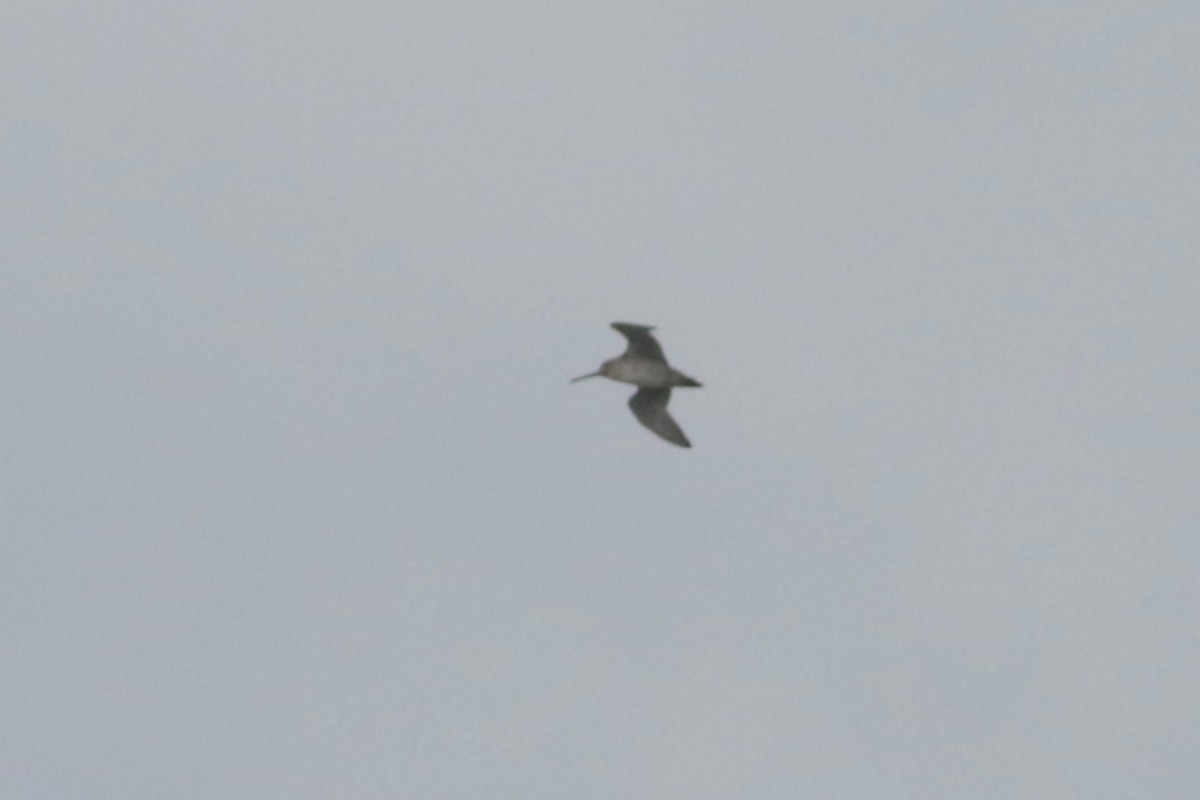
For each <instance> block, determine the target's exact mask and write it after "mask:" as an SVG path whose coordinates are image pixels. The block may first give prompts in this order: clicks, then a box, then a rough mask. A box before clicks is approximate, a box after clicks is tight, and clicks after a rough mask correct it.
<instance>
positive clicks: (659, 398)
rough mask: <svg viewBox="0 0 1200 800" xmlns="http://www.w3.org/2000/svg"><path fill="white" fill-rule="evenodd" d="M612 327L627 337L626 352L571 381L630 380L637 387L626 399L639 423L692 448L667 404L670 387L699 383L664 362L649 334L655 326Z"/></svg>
mask: <svg viewBox="0 0 1200 800" xmlns="http://www.w3.org/2000/svg"><path fill="white" fill-rule="evenodd" d="M612 326H613V328H614V329H616V330H617V331H618V332H619V333H620V334H621V335H622V336H624V337H625V338H626V339H628V340H629V346H628V347H627V348H625V352H624V353H622V354H621V355H619V356H617V357H616V358H610V359H609V360H608V361H605V362H604V363H603V364H601V365H600V369H598V370H596V371H595V372H589V373H588V374H587V375H580V376H579V377H578V378H572V379H571V383H575V382H576V381H581V380H583V379H584V378H595V377H597V376H603V377H605V378H611V379H612V380H614V381H621V382H622V383H632V384H633V385H634V386H637V387H638V390H637V391H636V392H634V395H633V397H631V398H629V408H630V410H632V411H633V415H634V416H635V417H637V420H638V422H640V423H642V424H643V425H645V426H646V427H647V428H649V429H650V430H652V431H654V432H655V433H656V434H658V435H659V436H661V437H662V438H664V439H666V440H667V441H668V442H670V443H671V444H677V445H679V446H680V447H691V446H692V443H691V442H689V441H688V439H687V437H686V436H684V435H683V431H682V430H681V429H680V428H679V425H678V424H677V423H676V422H675V420H673V419H671V415H670V414H668V413H667V403H668V402H669V401H670V400H671V388H672V387H674V386H700V385H701V384H700V382H699V381H697V380H695V379H694V378H689V377H688V376H687V375H684V374H683V373H682V372H680V371H679V370H676V369H672V368H671V366H670V365H669V364H667V359H666V357H665V356H664V355H663V351H662V347H661V346H660V345H659V343H658V341H657V340H656V339H655V338H654V337H653V336H651V335H650V331H652V330H654V326H652V325H634V324H632V323H629V322H614V323H613V324H612Z"/></svg>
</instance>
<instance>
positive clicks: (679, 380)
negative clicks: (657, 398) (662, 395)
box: [671, 369, 704, 386]
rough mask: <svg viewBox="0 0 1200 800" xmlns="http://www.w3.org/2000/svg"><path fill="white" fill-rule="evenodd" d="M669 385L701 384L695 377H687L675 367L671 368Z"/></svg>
mask: <svg viewBox="0 0 1200 800" xmlns="http://www.w3.org/2000/svg"><path fill="white" fill-rule="evenodd" d="M671 385H672V386H703V385H704V384H702V383H701V382H700V381H698V380H696V379H695V378H689V377H688V376H687V375H684V374H683V373H682V372H680V371H679V370H677V369H672V370H671Z"/></svg>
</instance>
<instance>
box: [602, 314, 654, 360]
mask: <svg viewBox="0 0 1200 800" xmlns="http://www.w3.org/2000/svg"><path fill="white" fill-rule="evenodd" d="M612 326H613V328H614V329H615V330H617V331H620V333H621V335H622V336H624V337H625V338H626V339H628V340H629V347H627V348H626V349H625V355H627V356H633V357H634V358H646V359H650V360H652V361H661V362H663V363H664V364H665V363H666V362H667V359H666V357H665V356H664V355H663V351H662V347H661V346H659V344H658V341H657V340H656V339H655V338H654V337H653V336H651V335H650V331H652V330H654V326H653V325H634V324H633V323H631V322H614V323H613V324H612Z"/></svg>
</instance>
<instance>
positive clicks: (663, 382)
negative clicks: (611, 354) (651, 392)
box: [605, 359, 671, 389]
mask: <svg viewBox="0 0 1200 800" xmlns="http://www.w3.org/2000/svg"><path fill="white" fill-rule="evenodd" d="M605 374H606V376H607V377H609V378H612V379H613V380H614V381H621V382H622V383H632V384H634V385H635V386H648V387H650V388H652V389H661V388H664V387H667V386H670V385H671V368H670V367H668V366H667V365H666V364H664V363H662V362H661V361H635V360H632V359H621V360H619V361H617V362H615V363H613V364H611V365H610V366H609V368H608V371H607V372H606V373H605Z"/></svg>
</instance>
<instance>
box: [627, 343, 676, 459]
mask: <svg viewBox="0 0 1200 800" xmlns="http://www.w3.org/2000/svg"><path fill="white" fill-rule="evenodd" d="M651 341H653V340H651ZM670 400H671V390H670V389H646V388H642V389H638V390H637V392H636V393H635V394H634V395H633V397H631V398H629V408H630V410H631V411H633V415H634V416H635V417H637V419H638V422H640V423H642V424H643V425H645V426H646V427H647V428H649V429H650V430H652V431H654V432H655V433H657V434H658V435H659V436H661V437H662V438H664V439H666V440H667V441H668V442H670V443H671V444H677V445H679V446H680V447H691V446H692V443H691V442H689V441H688V439H687V437H686V436H684V435H683V431H682V430H681V429H680V427H679V425H677V424H676V423H675V420H673V419H671V415H670V414H668V413H667V403H668V402H669V401H670Z"/></svg>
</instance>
